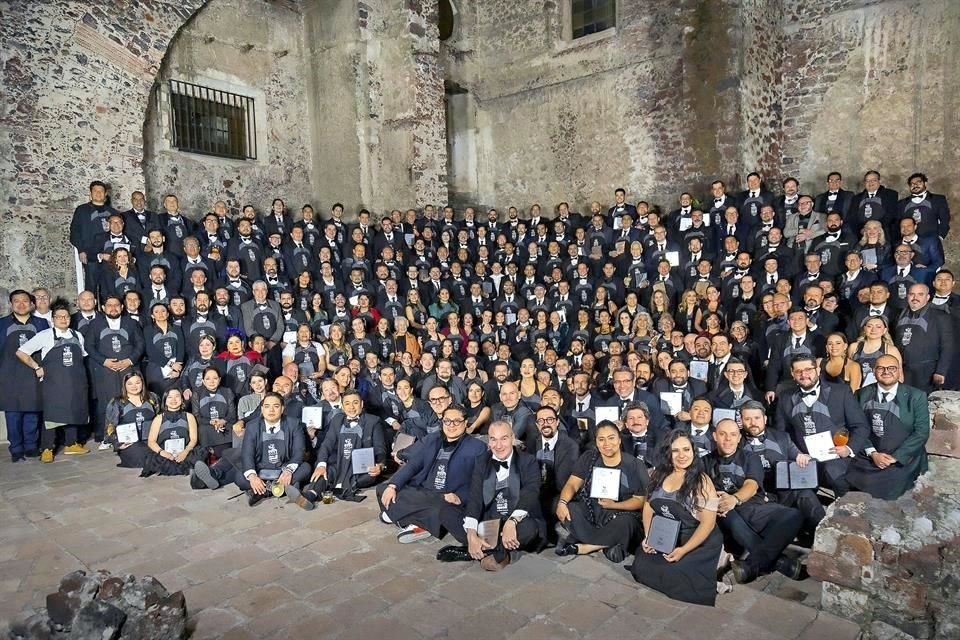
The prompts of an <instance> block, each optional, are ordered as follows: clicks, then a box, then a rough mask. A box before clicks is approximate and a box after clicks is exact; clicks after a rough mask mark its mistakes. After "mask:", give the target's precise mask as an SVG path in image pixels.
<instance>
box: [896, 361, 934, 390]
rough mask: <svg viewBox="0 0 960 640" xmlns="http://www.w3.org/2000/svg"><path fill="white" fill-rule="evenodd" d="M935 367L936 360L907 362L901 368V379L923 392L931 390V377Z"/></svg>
mask: <svg viewBox="0 0 960 640" xmlns="http://www.w3.org/2000/svg"><path fill="white" fill-rule="evenodd" d="M936 369H937V363H936V362H918V363H913V364H907V365H905V366H904V368H903V381H904V382H905V383H906V384H908V385H910V386H911V387H916V388H917V389H920V391H923V392H924V393H930V392H931V391H933V382H932V381H931V380H930V378H932V377H933V374H934V372H935V371H936Z"/></svg>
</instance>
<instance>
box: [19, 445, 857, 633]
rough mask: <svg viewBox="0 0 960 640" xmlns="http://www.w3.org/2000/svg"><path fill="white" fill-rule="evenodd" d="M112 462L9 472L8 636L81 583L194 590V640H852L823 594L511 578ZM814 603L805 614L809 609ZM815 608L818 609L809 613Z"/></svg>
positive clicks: (572, 564)
mask: <svg viewBox="0 0 960 640" xmlns="http://www.w3.org/2000/svg"><path fill="white" fill-rule="evenodd" d="M114 464H115V457H114V456H113V455H112V454H111V453H95V452H94V453H90V454H89V455H86V456H82V457H75V458H67V457H64V456H60V457H58V459H57V461H56V462H55V463H53V464H50V465H42V464H41V463H39V462H36V461H28V462H21V463H18V464H16V465H13V464H11V463H10V462H9V459H8V458H5V459H4V461H3V462H0V494H2V501H0V629H2V623H6V622H7V621H9V620H11V618H13V617H14V616H17V617H19V615H20V614H22V613H23V612H25V611H27V610H29V609H30V608H31V607H38V606H42V605H43V602H44V597H45V595H46V594H47V593H50V592H52V591H55V590H56V586H57V585H58V584H59V580H60V578H61V577H62V576H63V575H64V574H65V573H67V572H69V571H73V570H75V569H86V570H88V571H90V570H97V569H100V568H103V569H108V570H110V571H112V572H113V573H134V574H137V575H154V576H156V577H157V578H158V579H159V580H160V581H161V582H162V583H163V584H164V585H166V587H167V588H168V589H170V590H171V591H174V590H177V589H182V590H183V591H184V593H185V594H186V599H187V607H188V609H189V611H190V622H189V624H190V628H191V629H192V632H193V636H192V637H193V638H195V639H197V640H203V639H204V638H231V639H234V640H243V639H247V638H251V639H252V638H258V639H260V638H269V639H271V640H272V639H277V640H279V639H282V638H297V639H300V638H308V637H321V638H342V639H349V638H363V639H365V640H370V639H371V638H373V639H376V638H380V637H384V638H386V637H389V638H390V639H391V640H405V639H407V638H457V639H458V640H459V639H464V638H474V637H477V638H481V637H482V638H484V639H487V640H489V639H491V638H506V637H510V638H557V639H563V638H593V637H601V636H606V637H613V638H697V639H701V638H710V640H725V639H728V638H729V639H738V640H739V639H743V638H750V640H763V639H766V638H769V639H770V640H783V639H793V638H798V639H804V640H843V639H846V638H850V639H854V638H857V636H858V634H859V629H858V627H857V626H856V625H854V624H853V623H851V622H848V621H845V620H841V619H839V618H837V617H834V616H832V615H828V614H826V613H823V612H818V611H817V610H816V609H815V608H814V607H815V605H816V602H817V601H818V600H819V585H818V584H817V583H815V582H814V581H812V580H806V581H804V582H799V583H796V582H790V581H786V580H785V579H784V580H778V579H776V578H767V579H764V580H761V581H758V582H757V583H755V584H754V585H750V587H738V588H737V589H735V590H734V591H733V592H732V593H730V594H725V595H723V596H720V597H719V599H718V602H717V606H716V608H707V607H699V606H692V605H681V604H678V603H676V602H673V601H671V600H668V599H667V598H665V597H663V596H661V595H660V594H659V593H656V592H653V591H650V590H648V589H646V588H644V587H642V586H639V585H637V584H636V583H635V582H634V581H633V580H632V578H631V577H630V574H629V573H628V572H626V571H625V570H624V569H623V568H622V567H621V566H619V565H612V564H611V563H609V562H607V561H606V560H604V559H603V558H602V557H598V558H592V557H591V558H575V559H568V558H557V557H556V556H555V555H553V553H551V552H549V551H548V552H547V553H545V554H543V555H540V556H536V555H524V556H523V557H522V558H520V560H519V562H517V563H515V564H513V565H511V566H509V567H507V569H505V570H504V571H501V572H499V573H496V574H494V573H486V572H484V571H482V570H481V569H480V568H479V566H477V565H476V564H475V563H470V564H466V563H454V564H443V563H440V562H437V561H436V560H435V559H434V555H435V554H436V552H437V550H438V549H439V548H440V546H441V545H442V543H440V542H438V541H435V540H433V541H427V542H421V543H416V544H409V545H400V544H398V543H397V542H396V538H395V534H396V529H395V528H393V527H390V526H386V525H383V524H381V523H380V522H378V521H377V520H376V519H375V516H376V506H375V502H374V500H373V499H372V498H368V499H367V500H366V501H364V502H362V503H360V504H354V503H337V504H334V505H329V506H323V505H320V506H318V507H317V509H316V510H314V511H313V512H305V511H303V510H301V509H299V508H297V507H296V506H295V505H287V504H286V503H285V502H286V501H285V499H284V500H283V501H280V500H269V501H267V502H265V503H263V504H261V505H259V506H257V507H255V508H250V507H248V506H247V504H246V502H245V500H244V499H243V498H238V499H233V500H230V499H228V498H230V497H231V496H235V495H236V494H237V493H238V491H236V489H235V488H234V487H230V488H224V489H220V490H219V491H216V492H210V491H191V490H190V489H189V486H188V484H187V480H186V478H149V479H142V478H139V477H138V474H137V472H136V471H134V470H129V469H117V468H115V467H114ZM804 603H806V604H804ZM810 603H813V605H814V607H811V606H807V604H810Z"/></svg>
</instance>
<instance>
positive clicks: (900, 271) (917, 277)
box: [880, 244, 932, 309]
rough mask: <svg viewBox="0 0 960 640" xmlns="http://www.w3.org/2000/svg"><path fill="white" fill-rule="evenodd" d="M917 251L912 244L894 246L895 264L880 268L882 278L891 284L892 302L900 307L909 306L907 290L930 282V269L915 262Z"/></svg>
mask: <svg viewBox="0 0 960 640" xmlns="http://www.w3.org/2000/svg"><path fill="white" fill-rule="evenodd" d="M915 256H916V251H915V250H914V248H913V246H912V245H909V244H898V245H896V246H895V247H894V248H893V264H892V265H890V266H888V267H884V268H883V269H881V270H880V279H881V280H883V281H884V282H886V283H887V284H888V285H889V286H890V293H891V303H892V304H893V305H894V306H895V307H897V308H898V309H902V308H904V307H905V306H907V291H908V290H909V289H910V287H911V286H913V285H914V284H924V285H925V284H929V282H930V280H931V279H932V274H931V273H930V271H928V270H927V269H925V268H923V267H918V266H916V265H915V264H913V259H914V257H915Z"/></svg>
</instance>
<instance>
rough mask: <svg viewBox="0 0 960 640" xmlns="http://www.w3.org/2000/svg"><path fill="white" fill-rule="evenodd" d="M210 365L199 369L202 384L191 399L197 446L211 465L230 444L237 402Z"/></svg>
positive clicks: (235, 418) (218, 373) (231, 442)
mask: <svg viewBox="0 0 960 640" xmlns="http://www.w3.org/2000/svg"><path fill="white" fill-rule="evenodd" d="M222 381H223V379H222V378H221V376H220V372H219V371H218V370H217V369H215V368H214V367H207V368H206V369H204V370H203V386H201V387H200V389H198V390H197V392H196V394H195V395H194V398H193V415H194V416H196V419H197V429H198V432H199V433H198V435H199V437H200V448H201V449H202V450H203V454H202V455H203V456H204V461H205V462H206V463H207V464H214V463H215V462H216V460H217V459H218V458H220V456H222V455H223V450H224V449H229V448H230V447H231V446H232V444H233V435H232V426H233V424H234V422H236V421H237V403H236V399H235V396H234V395H233V391H232V390H231V389H230V387H228V386H226V385H224V384H221V382H222Z"/></svg>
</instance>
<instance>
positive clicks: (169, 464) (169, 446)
mask: <svg viewBox="0 0 960 640" xmlns="http://www.w3.org/2000/svg"><path fill="white" fill-rule="evenodd" d="M161 404H162V407H163V411H162V412H161V413H160V414H158V415H157V416H155V417H154V418H153V422H151V423H150V435H149V436H148V437H147V447H148V448H149V449H150V451H149V452H148V453H147V455H146V457H145V458H144V460H143V471H141V472H140V477H141V478H148V477H150V476H152V475H154V474H156V475H161V476H185V475H188V474H189V473H190V471H191V470H192V469H193V465H194V463H195V462H197V461H198V460H200V459H201V457H202V452H201V451H200V450H198V449H197V448H196V446H197V419H196V418H194V417H193V414H190V413H187V412H186V411H185V410H184V407H183V395H182V394H181V393H180V389H177V388H173V389H168V390H167V392H166V393H165V394H163V401H162V403H161Z"/></svg>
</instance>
